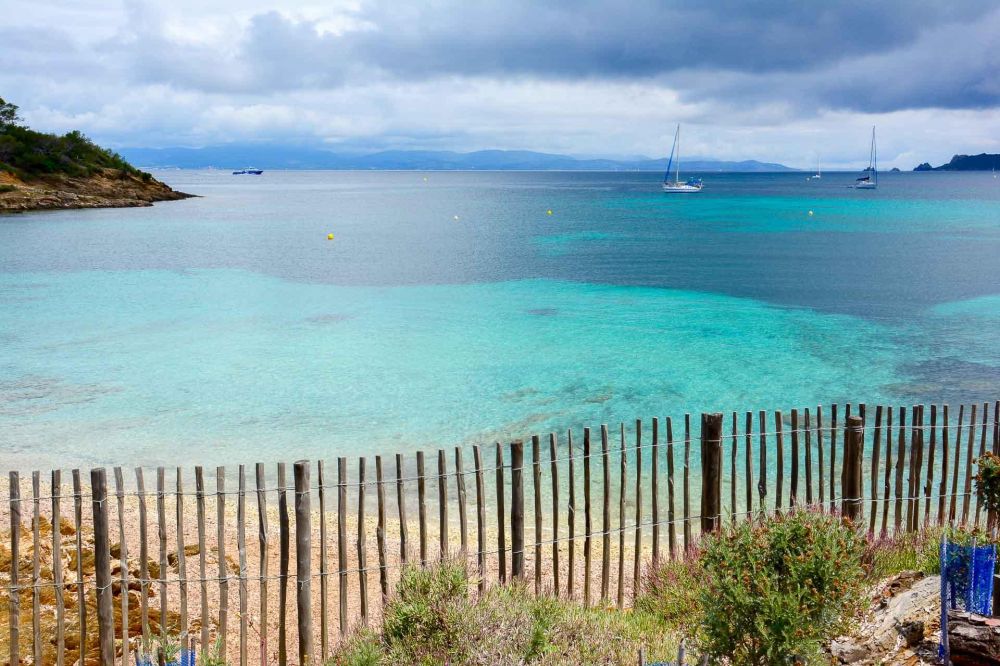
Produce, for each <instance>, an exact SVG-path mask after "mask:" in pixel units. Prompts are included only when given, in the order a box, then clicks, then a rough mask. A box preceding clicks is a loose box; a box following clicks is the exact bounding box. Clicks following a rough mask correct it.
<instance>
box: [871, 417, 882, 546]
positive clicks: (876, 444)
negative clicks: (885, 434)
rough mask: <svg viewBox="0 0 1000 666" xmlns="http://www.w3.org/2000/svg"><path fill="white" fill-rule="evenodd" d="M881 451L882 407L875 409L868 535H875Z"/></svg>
mask: <svg viewBox="0 0 1000 666" xmlns="http://www.w3.org/2000/svg"><path fill="white" fill-rule="evenodd" d="M881 451H882V405H878V406H877V407H875V434H874V435H873V437H872V478H871V495H872V508H871V515H870V516H869V517H868V534H869V535H871V536H874V535H875V523H876V522H877V521H878V500H879V497H878V463H879V457H880V455H881Z"/></svg>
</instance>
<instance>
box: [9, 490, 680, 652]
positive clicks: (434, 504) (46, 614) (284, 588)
mask: <svg viewBox="0 0 1000 666" xmlns="http://www.w3.org/2000/svg"><path fill="white" fill-rule="evenodd" d="M212 476H214V474H213V475H212ZM289 476H290V474H289ZM467 479H468V480H470V481H471V483H470V485H471V487H470V488H469V490H470V491H471V492H470V493H469V496H468V499H467V516H466V522H467V542H468V551H467V552H463V550H462V547H461V529H460V522H459V510H458V498H457V496H456V492H455V482H454V477H451V478H450V479H449V498H448V500H449V501H448V509H449V514H448V518H447V521H446V522H447V525H448V539H447V543H446V557H447V558H448V559H450V560H453V561H459V562H461V561H465V562H466V563H467V564H468V566H469V570H470V572H472V573H473V574H474V576H475V574H476V573H477V556H476V540H477V528H476V505H475V487H474V477H471V476H470V477H467ZM47 481H48V480H47V479H46V480H45V482H44V483H43V485H42V491H41V497H42V500H41V501H40V503H39V508H40V511H39V513H40V518H41V519H40V521H39V526H40V534H39V541H40V546H39V549H38V550H39V558H40V563H41V566H40V583H41V586H40V587H39V590H38V591H39V605H40V617H41V626H40V635H41V637H42V641H41V643H42V663H46V664H49V663H52V664H54V663H56V661H55V660H56V642H55V629H54V627H55V622H54V618H55V605H56V595H55V588H54V586H53V585H52V580H53V574H52V561H53V560H52V532H51V529H50V525H51V523H50V521H51V516H52V513H51V500H50V499H49V497H50V495H51V491H50V489H49V484H48V482H47ZM191 481H192V480H191V479H185V491H186V496H185V499H184V501H183V503H182V506H183V514H184V516H183V529H182V530H180V532H181V533H182V534H183V542H184V545H185V557H184V562H183V567H184V569H185V574H186V576H185V578H186V581H187V583H186V594H183V595H182V588H183V587H184V586H183V585H182V582H181V578H180V570H181V563H180V561H179V559H178V557H177V552H178V548H177V543H178V542H177V534H178V529H177V504H176V500H175V496H174V495H173V494H170V493H172V490H173V488H174V486H175V482H176V481H175V478H174V477H173V472H170V473H168V475H167V481H166V488H167V493H168V494H165V495H164V498H163V517H164V528H165V534H166V541H165V548H166V560H167V566H166V568H165V573H166V575H165V580H166V583H165V592H166V594H165V599H166V602H167V611H168V612H167V621H166V625H167V630H168V634H170V635H171V636H175V637H176V636H178V635H181V636H187V637H190V638H191V639H194V640H196V641H200V640H201V639H202V632H201V629H202V625H203V623H202V619H201V618H202V609H203V608H204V609H205V612H206V613H207V623H205V626H207V628H208V632H207V634H208V636H207V639H208V642H209V644H214V643H215V641H216V639H218V638H220V637H221V638H222V639H223V640H224V645H225V652H226V655H227V656H228V658H229V662H230V663H232V664H238V663H240V650H241V643H243V641H244V639H241V636H244V635H245V644H246V654H247V663H250V664H261V663H278V662H279V658H278V656H279V651H280V645H281V640H282V638H281V632H280V628H281V627H282V626H283V627H284V629H285V631H284V644H285V646H286V651H287V655H288V662H287V663H289V664H297V663H299V659H298V650H299V640H298V632H297V618H298V615H297V612H296V595H297V588H298V586H297V584H296V577H295V571H296V560H297V558H296V536H295V499H296V496H295V493H294V492H293V491H288V492H287V493H286V501H287V506H288V515H289V519H288V524H289V540H288V543H289V545H288V548H289V559H288V562H289V565H288V567H289V568H288V574H289V575H288V577H287V578H286V579H285V580H284V581H283V580H282V579H281V573H282V570H281V564H280V552H281V548H280V527H279V526H280V523H281V521H280V516H279V497H278V495H279V493H278V492H276V491H274V490H270V491H268V492H265V497H266V508H265V515H266V532H267V545H266V549H265V557H264V561H266V567H264V568H263V575H264V576H265V580H264V581H261V574H262V558H261V540H260V536H259V522H258V503H257V495H256V492H255V491H253V490H248V491H247V493H246V496H245V507H244V510H245V516H244V525H245V561H246V586H245V602H244V601H241V590H242V589H243V587H242V586H241V584H240V580H241V579H240V550H239V545H240V540H239V538H238V535H239V530H238V525H239V519H238V496H237V495H236V494H235V493H234V494H226V495H223V496H222V498H223V499H224V506H223V509H222V512H221V515H222V516H223V518H222V527H223V539H222V543H223V546H224V548H223V550H224V553H225V558H224V563H225V566H224V574H225V580H224V581H222V580H220V579H219V578H220V574H219V560H220V557H219V539H218V527H219V521H218V518H217V516H218V515H219V497H218V496H217V495H216V494H215V492H214V489H215V479H214V478H211V479H208V478H207V479H206V486H208V487H210V488H212V489H213V490H212V491H206V496H205V500H204V557H205V562H204V571H203V572H202V570H201V562H200V559H201V551H202V547H201V546H200V545H199V526H198V503H197V500H196V498H195V496H194V495H195V493H194V488H193V487H192V486H193V483H192V482H191ZM325 483H327V484H329V483H330V481H329V480H326V482H325ZM508 483H509V482H508ZM530 483H531V482H530V479H526V487H525V494H526V502H527V503H528V506H527V511H528V515H527V516H526V520H525V523H526V524H525V551H526V552H525V558H524V559H525V565H524V570H525V577H526V583H527V584H528V585H529V587H534V585H535V583H534V580H535V552H536V551H535V545H534V544H535V541H536V535H535V530H534V517H533V515H532V513H531V510H532V502H533V500H532V494H531V493H532V489H531V485H530ZM313 484H314V488H313V490H312V491H311V492H310V495H309V500H310V503H311V519H310V522H311V528H312V529H311V535H310V536H311V558H310V567H311V572H310V574H311V575H310V580H309V582H310V599H311V614H312V618H311V619H312V634H313V644H314V648H313V654H318V655H319V656H323V655H325V654H328V653H329V651H330V650H331V649H332V648H333V647H334V646H335V645H336V643H337V642H338V641H339V640H341V630H340V627H341V620H340V606H341V603H340V584H341V581H340V575H339V571H338V557H337V554H338V544H337V533H338V530H337V506H336V505H337V492H336V489H335V488H327V489H325V490H324V495H325V496H324V500H325V505H326V506H325V508H326V510H325V524H326V542H325V547H324V542H323V539H322V535H321V530H320V525H321V522H322V521H321V517H320V512H319V492H318V490H317V489H315V480H314V481H313ZM235 485H236V484H235V483H233V482H229V483H228V484H227V487H226V489H227V493H233V490H232V488H234V487H235ZM248 485H249V486H252V485H253V481H252V479H248ZM288 485H289V486H290V485H291V479H289V480H288ZM410 485H412V486H414V488H413V489H410V488H407V493H406V496H405V501H404V504H405V506H406V515H407V521H406V530H407V533H408V535H407V545H406V554H407V561H408V562H410V563H419V562H420V559H421V558H420V545H419V544H420V537H419V534H420V532H419V522H418V521H417V516H418V501H417V497H416V496H415V486H416V483H407V486H410ZM109 486H110V490H111V493H112V496H111V498H109V502H108V510H109V523H110V527H111V544H112V547H111V552H112V576H113V579H114V580H115V584H114V585H113V588H112V591H113V604H114V613H115V625H116V635H117V637H118V640H117V641H116V649H117V651H118V654H119V663H120V659H121V657H120V655H121V652H122V641H121V631H122V629H121V617H122V613H121V604H122V597H121V587H122V586H121V584H120V581H121V565H120V559H119V558H120V553H121V551H120V548H119V544H120V542H121V537H120V534H121V529H122V528H121V526H122V525H124V536H125V543H126V546H127V556H128V560H127V571H128V575H127V580H126V587H127V588H128V590H129V594H128V605H129V607H128V618H129V622H128V624H129V627H128V644H129V650H130V652H134V651H135V650H136V649H138V646H139V644H140V640H141V639H140V637H141V635H142V633H143V629H142V627H143V626H144V622H143V619H142V611H141V599H142V595H143V592H145V594H146V599H147V616H148V621H147V622H146V623H145V624H147V625H148V626H149V633H151V634H157V633H159V627H160V622H159V617H160V604H161V599H162V598H164V595H163V587H162V586H161V583H160V582H159V580H158V579H159V576H160V564H159V562H160V545H159V528H158V524H159V511H158V502H157V497H156V494H155V489H156V479H155V472H154V473H153V474H147V476H146V484H145V486H146V493H147V497H146V512H147V534H146V542H147V544H148V552H147V554H146V558H147V569H148V574H147V575H146V576H143V575H142V571H141V564H140V563H141V557H140V546H139V544H140V542H141V539H140V527H139V525H140V519H139V518H140V506H139V505H140V502H139V498H138V497H137V496H135V495H127V496H126V497H125V500H124V510H123V512H122V513H121V514H120V516H119V511H118V501H117V499H116V498H115V497H114V480H113V478H112V479H109ZM411 490H412V491H413V496H411V494H410V491H411ZM486 490H487V494H486V496H487V498H490V497H494V496H493V495H492V494H491V493H492V492H493V489H492V488H490V487H488V488H487V489H486ZM426 491H427V498H426V514H427V531H426V532H427V536H426V540H427V560H428V562H429V563H434V562H437V561H439V560H440V559H441V550H442V549H441V542H440V537H439V534H440V530H439V525H440V524H441V523H440V521H439V517H438V498H437V485H436V477H431V478H429V479H428V482H427V488H426ZM61 492H62V494H63V496H64V498H63V499H62V501H61V516H62V529H61V530H60V532H61V535H62V549H61V562H62V567H63V572H64V573H63V575H64V583H66V585H65V586H64V588H65V589H64V597H65V601H64V603H65V605H66V609H67V610H66V622H67V628H66V645H67V655H66V663H67V664H73V663H78V656H79V651H78V648H77V646H78V644H79V639H78V634H79V623H78V621H77V617H78V616H77V613H76V604H77V601H78V599H77V589H76V586H75V584H72V583H74V582H75V581H76V573H75V567H76V555H75V543H76V536H75V528H74V526H73V522H72V519H73V500H72V497H71V496H70V497H66V496H67V495H71V492H72V490H71V488H69V487H67V486H64V487H63V488H62V491H61ZM358 492H359V489H358V487H357V486H353V487H350V488H349V493H348V497H347V508H346V511H345V520H344V523H345V530H344V535H345V547H346V551H347V552H346V554H347V557H346V560H345V563H344V567H345V569H346V570H347V575H346V591H345V593H344V598H345V603H346V613H345V627H346V631H347V632H348V633H350V632H352V631H354V630H356V629H357V628H358V627H359V626H361V625H362V624H364V622H365V619H364V617H363V615H362V594H361V588H362V581H364V582H366V587H367V609H366V610H367V622H368V623H375V622H377V621H378V618H379V617H380V615H381V613H382V609H383V599H382V593H381V586H380V567H379V555H378V539H377V526H378V520H377V502H376V488H375V487H374V486H366V488H365V508H366V515H365V519H364V521H363V523H362V525H363V529H362V530H360V531H359V520H358V511H357V509H358V500H359V497H358ZM508 492H509V486H508ZM21 495H22V501H21V514H22V521H21V532H20V535H21V537H20V557H19V563H20V564H19V576H20V581H19V582H20V584H21V585H24V584H25V583H26V582H27V583H30V581H31V578H32V559H33V551H34V549H33V546H32V539H33V535H32V530H31V516H32V513H33V502H32V501H31V499H30V498H31V483H30V479H28V480H26V479H23V478H22V479H21ZM385 496H386V502H385V511H386V530H385V534H386V536H385V552H386V586H387V589H388V590H389V592H390V594H391V591H392V589H393V588H394V586H395V584H396V582H397V581H398V579H399V576H400V573H401V571H402V568H403V565H402V552H401V550H402V548H401V539H400V525H401V521H400V520H399V517H398V516H399V514H398V506H397V504H396V492H395V484H394V483H387V484H386V486H385ZM83 498H84V499H83V511H82V513H83V518H84V520H83V529H82V534H83V535H84V537H83V541H84V557H83V560H82V561H83V565H84V572H85V575H84V579H85V588H86V589H87V591H88V592H87V607H88V613H87V624H88V638H87V648H88V649H87V650H86V658H85V660H84V663H86V664H97V663H98V652H97V631H96V627H97V619H96V596H95V592H94V588H95V582H94V576H93V547H92V544H93V537H92V528H91V522H92V513H91V510H92V507H91V501H90V490H89V488H85V489H84V492H83ZM494 499H495V497H494ZM600 499H601V494H600V493H599V492H595V493H594V497H593V501H594V505H593V507H592V511H593V513H592V524H593V531H594V532H600V531H601V530H602V514H601V507H600V506H599V505H598V503H599V502H600ZM546 502H547V503H546V504H543V526H542V529H541V531H540V532H539V533H538V539H537V540H538V541H541V542H543V545H542V546H541V550H540V552H541V561H540V567H539V576H540V577H539V590H540V593H542V594H554V585H555V575H554V573H555V571H556V567H554V566H553V545H552V544H550V543H544V542H547V541H550V540H551V539H552V538H553V532H552V526H551V524H550V523H549V521H550V520H551V514H550V513H549V511H550V510H551V502H550V500H548V499H546ZM616 502H617V499H615V500H614V502H613V503H612V506H611V525H612V529H613V530H614V529H616V526H617V524H618V510H619V507H618V504H617V503H616ZM6 504H7V502H6V500H5V505H6ZM486 504H487V510H486V512H485V525H484V535H485V546H484V548H485V551H486V552H487V554H486V555H485V556H484V575H483V577H482V579H483V581H484V583H485V584H486V585H488V586H489V585H495V584H496V583H497V582H498V578H499V558H498V556H497V554H496V551H497V548H498V544H497V525H496V510H495V508H494V507H493V505H494V504H495V501H487V502H486ZM8 506H9V505H7V506H5V507H4V509H5V510H4V511H3V512H0V513H2V518H0V520H2V521H4V522H2V523H0V543H2V545H0V586H3V591H2V592H0V596H2V597H4V599H3V601H0V626H3V627H6V626H8V622H9V611H8V603H7V599H8V598H9V596H8V595H9V585H10V578H11V575H10V568H11V562H10V541H11V540H10V532H9V522H8V521H9V516H10V513H9V510H8ZM565 507H566V503H565V501H563V502H562V503H561V514H560V525H559V536H560V538H561V539H563V540H566V538H567V521H568V518H567V513H566V512H565ZM506 509H507V511H508V516H509V511H510V504H509V495H508V503H507V507H506ZM647 510H648V509H647ZM647 515H648V514H647ZM664 517H665V516H664ZM634 518H635V516H634V507H632V506H629V507H627V514H626V521H625V522H626V525H628V524H631V523H633V522H634ZM661 518H663V517H661ZM643 520H644V521H648V517H644V519H643ZM696 522H697V521H693V523H696ZM505 530H506V548H507V551H508V552H507V553H506V567H507V571H508V572H509V571H510V567H511V561H512V557H511V553H510V552H509V551H510V548H511V541H510V539H511V534H510V528H509V525H507V526H505ZM692 530H693V532H694V533H697V525H696V524H693V525H692ZM682 534H683V530H682V529H681V525H678V526H677V539H678V543H680V541H681V540H682ZM634 542H635V530H634V528H628V529H627V530H626V533H625V539H624V546H625V548H624V560H623V561H622V565H623V566H622V567H621V571H622V573H623V577H622V580H621V587H622V593H623V598H624V601H625V605H626V607H627V606H629V605H630V604H631V600H632V598H633V572H634V570H633V567H634V560H635V549H634ZM359 543H360V544H361V546H360V547H359ZM660 544H661V552H662V553H663V554H662V557H666V552H665V551H666V549H667V529H666V527H664V528H663V529H662V533H661V536H660ZM569 550H570V544H569V543H568V542H567V541H564V542H562V543H560V544H559V545H558V557H559V566H558V572H559V581H560V590H559V593H560V594H561V595H562V596H564V597H566V596H569V593H568V581H570V580H571V579H572V581H573V586H572V587H573V592H572V597H573V598H575V599H577V600H581V601H582V600H583V597H584V589H585V580H586V576H585V573H584V552H585V538H584V511H583V497H582V494H578V497H577V518H576V540H575V543H574V551H575V552H574V570H573V573H572V576H571V575H570V572H569ZM591 552H592V564H591V572H590V581H591V584H590V585H591V587H590V599H591V603H592V604H595V605H596V604H601V603H602V601H601V596H602V588H601V570H602V558H603V555H602V554H603V537H602V536H601V535H599V534H597V535H595V536H593V537H592V542H591ZM324 554H325V565H324V564H322V561H323V555H324ZM650 558H651V532H650V531H649V529H648V528H646V530H645V531H644V532H643V535H642V545H641V547H640V561H641V562H642V564H643V568H644V569H645V568H646V567H648V564H649V560H650ZM608 560H609V575H608V600H607V602H603V603H606V604H607V605H609V606H610V605H614V604H615V601H616V598H617V591H618V586H619V561H621V558H619V534H618V533H617V532H614V533H612V534H610V538H609V541H608ZM324 570H325V575H324V574H323V571H324ZM362 570H364V575H362ZM143 578H145V579H147V580H149V581H150V582H148V583H146V584H142V582H141V580H142V579H143ZM202 578H204V579H205V580H204V582H202V580H201V579H202ZM324 581H325V583H326V584H325V588H326V589H325V591H324ZM476 583H477V580H475V578H474V580H473V581H472V583H471V587H472V589H473V590H475V589H476ZM182 596H183V598H184V599H185V600H186V609H183V610H182V604H181V600H182ZM282 597H284V603H282V601H281V600H282ZM262 598H266V602H267V603H266V612H264V613H262V605H261V599H262ZM223 599H225V601H226V604H225V608H226V610H225V611H223V607H224V606H223V604H222V603H221V602H222V600H223ZM324 601H325V603H324ZM32 603H33V592H32V591H31V590H24V591H22V593H21V595H20V613H19V618H20V641H19V646H20V657H21V660H22V661H21V663H34V662H33V659H32ZM243 603H245V608H246V613H245V614H244V613H242V612H241V605H242V604H243ZM282 610H284V612H282ZM182 612H186V621H184V622H182V618H181V614H182ZM262 617H263V618H264V619H263V620H262ZM324 618H325V620H326V626H327V630H326V635H327V641H326V647H325V649H324V645H323V640H322V637H323V630H322V626H323V619H324ZM223 624H225V631H221V627H222V625H223ZM244 625H245V630H244ZM9 644H10V639H9V632H7V631H4V632H2V635H0V658H2V659H9Z"/></svg>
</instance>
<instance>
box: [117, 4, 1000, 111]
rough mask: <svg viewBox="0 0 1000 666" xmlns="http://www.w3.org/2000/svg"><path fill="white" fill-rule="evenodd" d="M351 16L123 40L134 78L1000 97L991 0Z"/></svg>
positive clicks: (145, 25)
mask: <svg viewBox="0 0 1000 666" xmlns="http://www.w3.org/2000/svg"><path fill="white" fill-rule="evenodd" d="M352 18H353V19H354V20H355V22H356V26H355V27H353V28H348V29H346V30H344V31H342V32H340V33H339V34H334V33H331V32H329V31H324V30H323V29H322V28H321V25H320V24H318V23H315V22H312V21H309V20H302V19H299V20H297V19H293V18H289V17H288V16H286V15H284V14H280V13H278V12H267V13H261V14H258V15H256V16H254V17H253V18H252V19H251V20H250V21H249V23H248V24H247V26H246V28H245V30H244V32H243V34H242V37H241V39H239V40H238V41H237V42H236V44H235V49H233V48H229V49H228V50H227V52H225V53H219V52H212V50H211V49H210V48H208V47H191V46H188V45H185V46H183V47H180V46H178V45H176V44H172V43H171V42H170V40H168V39H167V38H165V37H164V36H163V35H161V34H159V33H157V32H156V28H155V26H153V25H151V24H150V22H148V21H143V20H135V21H133V23H134V24H135V25H136V26H138V27H136V28H134V29H133V31H132V33H131V34H130V35H129V36H127V37H126V38H124V39H122V40H119V41H118V42H112V45H111V47H110V48H111V49H112V50H113V51H115V52H117V53H118V54H119V55H120V56H121V57H123V58H124V59H125V60H126V61H127V62H129V63H131V67H130V71H131V72H132V76H133V77H134V79H135V80H136V82H158V83H168V84H171V85H174V86H178V87H181V88H185V87H187V88H191V89H194V90H199V91H204V92H226V93H232V92H244V93H267V92H273V91H276V90H293V89H323V88H332V87H337V86H339V85H342V84H344V83H345V82H347V81H354V82H358V81H371V80H390V81H393V80H394V81H402V82H412V81H421V80H428V79H435V78H442V77H454V76H459V77H488V78H494V79H505V78H521V79H542V80H545V79H548V80H552V79H558V80H591V81H592V80H656V81H657V82H658V83H660V84H662V85H666V86H668V87H670V88H672V89H674V90H676V91H677V92H678V93H679V94H680V95H681V97H682V99H687V100H695V101H697V100H708V101H712V100H716V101H721V102H729V101H730V100H732V102H733V103H735V104H745V103H746V101H747V100H757V101H759V102H761V103H767V102H780V103H784V104H788V105H790V106H793V107H798V108H803V107H805V108H809V109H811V110H816V109H823V108H846V109H852V110H859V111H892V110H898V109H908V108H924V107H947V108H982V107H990V106H994V105H997V104H998V103H1000V74H998V72H1000V67H998V64H1000V63H998V56H997V55H996V53H997V49H996V48H995V44H996V35H997V34H1000V10H998V9H997V7H996V6H995V5H991V4H990V3H984V2H973V1H964V2H962V1H959V2H950V3H941V2H917V1H913V0H910V1H904V0H894V1H889V0H887V1H882V2H874V3H873V2H844V3H824V4H820V3H813V2H794V3H791V2H761V1H758V2H717V3H702V4H698V3H686V2H679V3H663V2H649V1H639V2H631V3H627V4H623V3H621V2H619V1H614V0H590V1H587V2H548V3H540V2H526V1H524V0H513V1H507V2H431V3H414V5H413V6H407V4H406V3H400V2H391V3H390V2H385V1H382V0H377V1H376V2H374V3H371V4H363V5H362V6H361V8H360V9H358V10H357V11H356V12H355V13H354V14H353V16H352ZM357 26H361V27H357Z"/></svg>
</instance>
